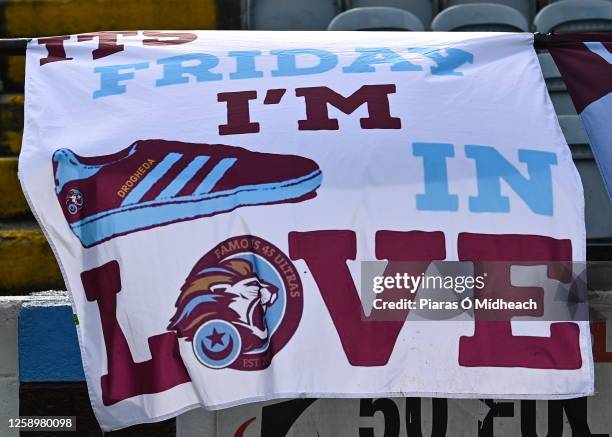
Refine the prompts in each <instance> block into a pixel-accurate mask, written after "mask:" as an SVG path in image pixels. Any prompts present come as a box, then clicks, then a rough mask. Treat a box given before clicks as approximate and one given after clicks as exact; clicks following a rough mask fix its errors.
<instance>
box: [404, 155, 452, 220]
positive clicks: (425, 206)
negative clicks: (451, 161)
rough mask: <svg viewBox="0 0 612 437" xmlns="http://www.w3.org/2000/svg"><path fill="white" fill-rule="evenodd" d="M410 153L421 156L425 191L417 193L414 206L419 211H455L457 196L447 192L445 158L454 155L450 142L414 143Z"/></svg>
mask: <svg viewBox="0 0 612 437" xmlns="http://www.w3.org/2000/svg"><path fill="white" fill-rule="evenodd" d="M412 154H413V155H414V156H420V157H422V158H423V174H424V177H425V193H424V194H417V196H416V206H417V209H418V210H420V211H457V210H458V209H459V198H458V197H457V195H456V194H449V192H448V173H447V169H446V158H452V157H453V156H455V151H454V149H453V145H452V144H444V143H414V144H413V145H412Z"/></svg>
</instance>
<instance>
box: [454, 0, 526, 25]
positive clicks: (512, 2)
mask: <svg viewBox="0 0 612 437" xmlns="http://www.w3.org/2000/svg"><path fill="white" fill-rule="evenodd" d="M469 3H495V4H498V5H505V6H510V7H511V8H514V9H516V10H517V11H519V12H520V13H521V14H523V16H524V17H525V18H526V19H527V20H530V19H531V17H533V12H534V10H535V9H534V8H532V2H531V1H529V0H448V1H447V5H448V6H457V5H465V4H469Z"/></svg>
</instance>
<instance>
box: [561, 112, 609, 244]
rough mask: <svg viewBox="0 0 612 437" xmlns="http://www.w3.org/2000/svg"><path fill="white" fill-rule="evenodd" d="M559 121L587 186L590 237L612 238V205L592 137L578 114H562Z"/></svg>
mask: <svg viewBox="0 0 612 437" xmlns="http://www.w3.org/2000/svg"><path fill="white" fill-rule="evenodd" d="M559 124H560V125H561V130H562V131H563V134H564V135H565V140H566V141H567V143H568V144H569V146H570V149H571V151H572V158H573V159H574V163H575V164H576V168H577V169H578V173H580V178H581V179H582V186H583V188H584V201H585V220H586V230H587V238H588V239H604V238H607V239H609V238H612V204H611V203H610V200H609V199H608V194H607V193H606V189H605V188H604V185H603V180H602V178H601V174H600V173H599V169H598V168H597V164H596V163H595V161H594V159H593V153H592V152H591V148H590V146H589V140H588V138H587V135H586V132H585V131H584V128H583V127H582V123H581V121H580V117H578V116H577V115H560V116H559Z"/></svg>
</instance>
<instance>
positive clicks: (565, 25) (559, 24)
mask: <svg viewBox="0 0 612 437" xmlns="http://www.w3.org/2000/svg"><path fill="white" fill-rule="evenodd" d="M534 24H535V28H536V30H537V31H538V32H542V33H547V32H552V31H555V32H582V31H601V30H612V2H610V1H607V0H559V1H557V2H555V3H552V4H550V5H548V6H546V7H544V8H543V9H542V10H541V11H540V12H539V13H538V15H536V17H535V19H534Z"/></svg>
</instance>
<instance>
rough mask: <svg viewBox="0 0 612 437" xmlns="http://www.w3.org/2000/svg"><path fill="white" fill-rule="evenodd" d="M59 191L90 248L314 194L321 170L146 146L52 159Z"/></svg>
mask: <svg viewBox="0 0 612 437" xmlns="http://www.w3.org/2000/svg"><path fill="white" fill-rule="evenodd" d="M53 173H54V176H55V192H56V194H57V199H58V201H59V203H60V205H61V207H62V210H63V212H64V216H65V217H66V220H67V221H68V224H69V225H70V228H71V229H72V232H74V234H75V235H76V236H77V237H78V238H79V240H80V241H81V243H82V244H83V246H84V247H91V246H93V245H95V244H98V243H101V242H103V241H106V240H108V239H111V238H114V237H117V236H120V235H125V234H129V233H131V232H136V231H140V230H143V229H149V228H153V227H157V226H163V225H166V224H169V223H174V222H178V221H183V220H192V219H195V218H199V217H206V216H212V215H215V214H221V213H226V212H229V211H232V210H234V209H236V208H238V207H242V206H254V205H266V204H274V203H291V202H292V203H294V202H301V201H303V200H306V199H310V198H312V197H314V196H315V195H316V190H317V188H318V187H319V186H320V185H321V180H322V174H321V170H320V169H319V167H318V165H317V164H316V163H315V162H314V161H312V160H310V159H307V158H304V157H301V156H295V155H277V154H271V153H260V152H251V151H249V150H246V149H243V148H241V147H234V146H226V145H221V144H196V143H183V142H179V141H165V140H143V141H137V142H135V143H133V144H132V145H130V146H129V147H127V148H126V149H124V150H122V151H120V152H118V153H115V154H112V155H106V156H96V157H83V156H78V155H76V154H75V153H74V152H72V151H71V150H69V149H59V150H57V151H56V152H55V153H54V154H53Z"/></svg>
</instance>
